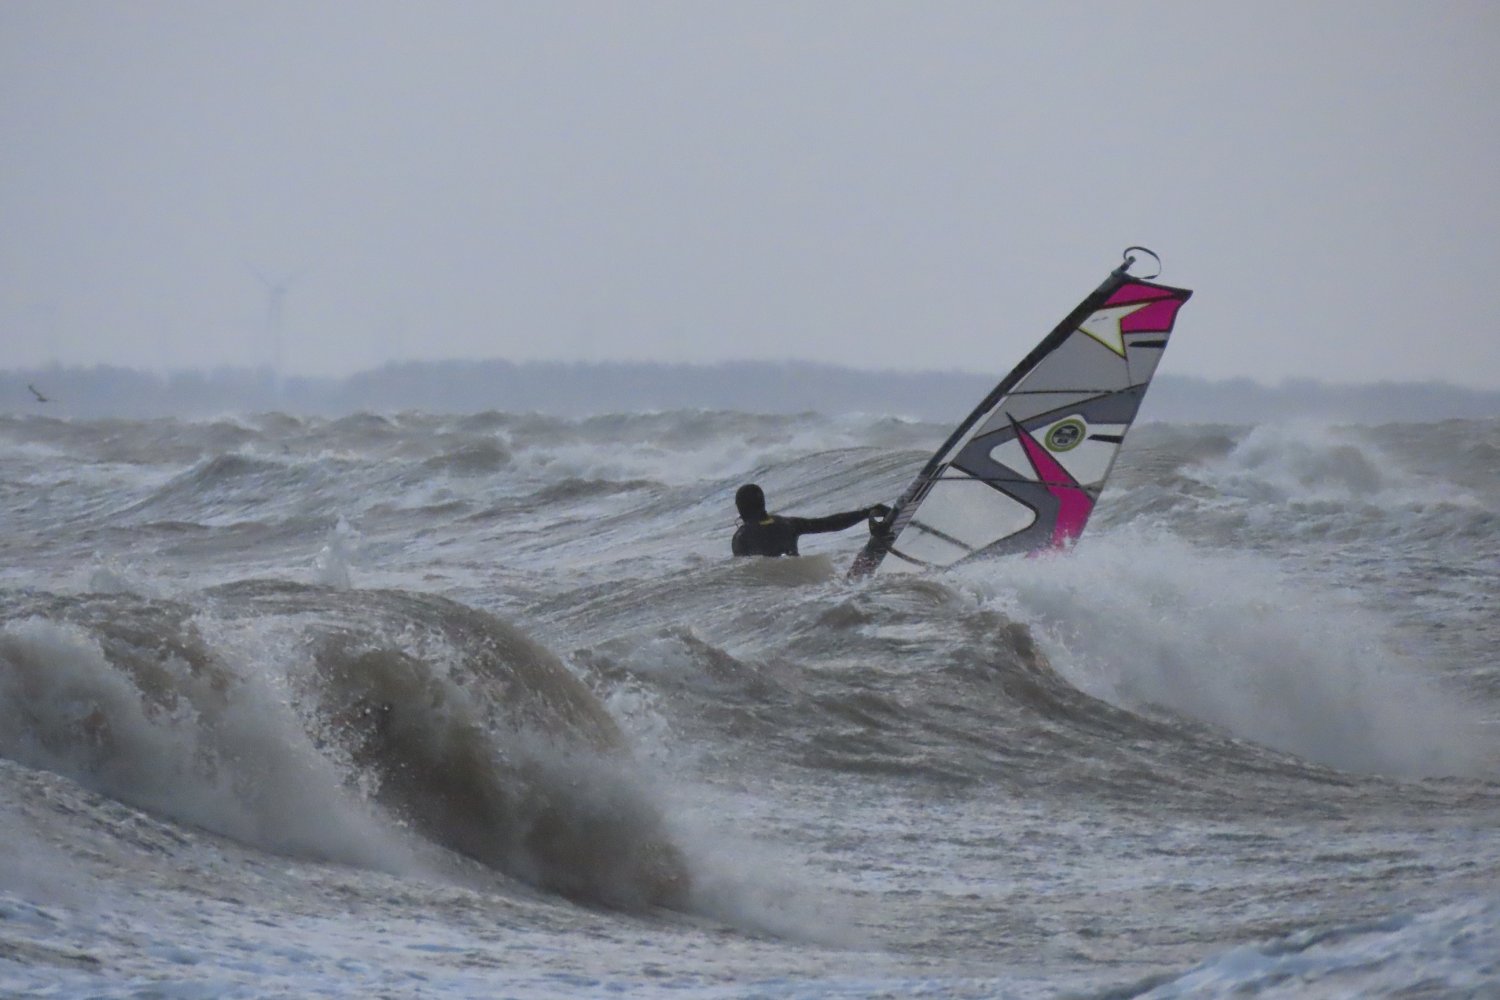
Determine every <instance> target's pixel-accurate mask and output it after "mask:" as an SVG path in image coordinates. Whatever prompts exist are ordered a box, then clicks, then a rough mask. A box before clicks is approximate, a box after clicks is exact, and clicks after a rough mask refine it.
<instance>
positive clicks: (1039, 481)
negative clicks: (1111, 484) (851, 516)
mask: <svg viewBox="0 0 1500 1000" xmlns="http://www.w3.org/2000/svg"><path fill="white" fill-rule="evenodd" d="M1137 251H1140V252H1142V253H1146V254H1149V255H1150V256H1151V257H1152V258H1155V257H1156V254H1154V253H1151V251H1150V250H1147V249H1145V248H1144V247H1131V248H1130V249H1129V250H1126V251H1125V262H1124V263H1123V264H1121V265H1120V266H1119V267H1117V268H1115V270H1114V271H1112V272H1110V275H1109V277H1108V278H1105V279H1104V283H1103V284H1102V285H1100V286H1099V287H1098V288H1097V289H1095V290H1094V292H1093V293H1092V294H1090V295H1089V296H1088V297H1087V298H1085V299H1084V300H1083V301H1082V302H1080V303H1079V304H1078V306H1077V308H1075V309H1074V310H1073V311H1072V312H1070V313H1069V314H1068V316H1067V318H1066V319H1064V320H1063V321H1062V322H1061V323H1059V324H1058V325H1057V326H1056V327H1055V328H1054V329H1053V330H1052V332H1051V333H1049V334H1047V336H1046V337H1044V338H1042V342H1041V343H1040V344H1038V345H1037V346H1036V348H1035V349H1034V350H1033V351H1032V352H1031V353H1030V354H1028V355H1027V356H1026V358H1025V359H1024V360H1023V361H1022V362H1021V363H1020V364H1019V365H1017V366H1016V368H1015V370H1014V371H1012V372H1011V373H1010V374H1009V375H1007V376H1006V377H1005V378H1004V379H1002V380H1001V381H1000V384H999V385H997V386H995V388H994V389H993V390H992V391H991V392H990V394H989V395H988V396H986V397H985V398H984V401H983V402H981V403H980V404H979V406H978V407H976V408H975V410H974V412H973V413H971V414H969V416H968V418H967V419H966V420H964V422H963V423H961V424H959V425H958V427H957V429H955V430H954V431H953V434H952V435H951V436H950V437H949V438H948V440H947V442H945V443H944V444H943V446H942V447H941V448H939V449H938V450H937V453H936V454H934V455H933V456H932V459H931V460H930V461H929V462H928V463H927V465H926V466H925V467H924V468H923V469H922V471H921V473H920V474H919V475H918V476H917V478H916V480H915V481H913V482H912V484H911V486H909V487H907V489H906V491H905V492H904V493H902V494H901V497H900V498H899V499H898V500H897V501H896V503H895V504H894V505H893V506H892V508H891V513H890V515H889V516H888V517H887V518H886V521H885V529H886V530H885V531H883V532H876V531H872V532H871V537H870V540H869V542H868V543H867V544H866V545H865V548H864V550H863V551H862V552H860V553H859V555H858V556H856V557H855V560H854V565H853V566H851V567H850V569H849V574H850V575H851V576H855V577H859V576H868V575H870V574H872V573H875V572H877V571H880V572H911V571H919V570H926V569H943V568H947V567H950V566H956V565H958V564H959V563H962V562H968V561H970V560H973V559H980V558H987V557H989V556H997V555H1008V554H1017V553H1027V554H1032V553H1037V552H1043V551H1046V550H1048V549H1056V548H1062V547H1064V546H1067V545H1068V544H1070V543H1071V542H1073V540H1074V539H1076V538H1077V537H1078V536H1079V535H1080V534H1081V533H1082V532H1083V527H1084V525H1085V524H1087V523H1088V519H1089V515H1090V514H1091V513H1093V510H1094V504H1095V503H1097V502H1098V499H1099V493H1100V491H1101V490H1102V489H1103V488H1104V482H1105V480H1106V479H1108V478H1109V471H1110V469H1111V468H1113V466H1114V463H1115V457H1116V456H1117V455H1119V453H1120V446H1121V445H1122V444H1123V443H1124V441H1125V432H1126V431H1127V430H1129V429H1130V425H1131V423H1132V422H1133V421H1134V420H1135V416H1136V412H1137V411H1138V410H1139V409H1140V406H1141V400H1142V399H1143V398H1144V397H1145V395H1146V389H1147V387H1148V386H1149V385H1150V384H1151V376H1152V375H1153V374H1155V372H1156V365H1157V362H1158V361H1160V360H1161V355H1162V351H1163V350H1165V349H1166V346H1167V339H1168V337H1169V336H1170V335H1171V333H1172V325H1173V324H1174V323H1175V322H1176V320H1177V311H1178V309H1180V308H1181V307H1182V304H1183V303H1184V302H1186V301H1187V300H1188V298H1189V297H1190V296H1191V295H1192V294H1193V293H1192V292H1191V291H1189V290H1188V289H1186V288H1170V287H1168V286H1166V285H1159V284H1155V283H1153V282H1151V281H1147V280H1144V279H1141V278H1134V277H1131V275H1130V269H1131V267H1132V266H1133V265H1134V264H1135V262H1136V260H1137V257H1136V256H1135V253H1136V252H1137ZM1153 277H1154V275H1153Z"/></svg>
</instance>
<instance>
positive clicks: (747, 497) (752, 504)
mask: <svg viewBox="0 0 1500 1000" xmlns="http://www.w3.org/2000/svg"><path fill="white" fill-rule="evenodd" d="M734 505H735V506H736V507H737V508H739V511H740V517H742V518H743V519H745V520H746V521H759V520H760V519H761V518H763V517H765V516H766V495H765V494H764V493H763V492H761V488H760V487H759V486H756V485H755V484H754V483H746V484H745V485H744V486H741V487H740V488H739V490H738V491H737V492H736V493H735V494H734Z"/></svg>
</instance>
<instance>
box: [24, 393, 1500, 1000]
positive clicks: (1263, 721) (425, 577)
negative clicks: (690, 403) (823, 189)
mask: <svg viewBox="0 0 1500 1000" xmlns="http://www.w3.org/2000/svg"><path fill="white" fill-rule="evenodd" d="M947 431H948V427H947V426H945V425H940V424H937V423H932V422H924V421H921V420H907V419H897V418H893V417H889V416H884V415H869V414H865V415H859V414H840V415H827V414H818V413H804V414H798V415H776V414H755V413H743V412H725V411H703V410H679V411H669V412H654V413H618V414H605V415H597V416H591V417H579V418H562V417H551V416H544V415H537V414H523V413H506V412H486V413H473V414H466V415H437V414H424V413H361V414H357V415H352V416H346V417H340V418H333V417H308V416H298V415H292V414H286V413H260V414H253V415H240V416H224V417H219V418H216V419H150V420H144V419H143V420H106V419H94V420H85V419H56V418H49V417H47V416H42V415H39V414H35V413H33V414H29V415H14V414H13V415H10V416H3V417H0V845H3V846H0V995H3V996H7V997H12V996H13V997H30V996H45V997H65V998H82V997H162V998H224V997H361V998H368V997H475V998H480V997H483V998H493V997H514V998H523V1000H529V998H551V997H622V996H623V997H649V998H664V997H673V998H684V1000H700V998H730V997H736V998H737V997H764V998H801V997H839V998H868V997H896V998H906V997H972V998H979V997H1083V998H1099V1000H1104V998H1126V997H1150V998H1168V997H1296V998H1303V997H1356V996H1379V997H1405V998H1417V997H1424V998H1425V997H1444V998H1446V997H1496V996H1500V829H1497V828H1500V619H1497V614H1496V610H1497V605H1496V601H1497V594H1500V420H1494V419H1488V420H1486V419H1466V420H1449V421H1436V422H1429V423H1398V424H1389V425H1384V426H1374V425H1370V426H1340V425H1337V424H1328V423H1310V422H1296V421H1288V422H1284V423H1283V422H1264V423H1260V424H1257V425H1209V424H1188V423H1146V424H1142V425H1140V426H1138V427H1136V428H1135V429H1134V430H1133V431H1132V432H1131V433H1130V436H1129V438H1128V440H1127V441H1126V443H1125V446H1124V450H1123V452H1122V454H1121V457H1120V460H1119V462H1118V464H1117V466H1116V469H1115V474H1114V476H1113V478H1112V479H1111V480H1110V482H1109V485H1108V486H1107V488H1106V489H1105V491H1104V494H1103V496H1102V498H1101V500H1100V503H1099V505H1098V508H1097V509H1096V511H1095V515H1094V519H1093V521H1092V523H1091V524H1090V525H1089V528H1088V531H1087V532H1086V533H1085V534H1084V536H1083V537H1082V538H1081V539H1080V540H1079V541H1078V542H1077V544H1076V545H1075V546H1073V547H1072V548H1071V549H1070V550H1069V551H1065V552H1060V553H1056V554H1051V555H1045V556H1040V557H1034V558H1026V557H1017V558H1006V559H996V560H990V561H984V562H978V563H973V564H969V565H964V566H961V567H958V568H956V569H954V570H951V571H948V572H941V573H932V574H894V575H879V576H876V577H874V578H871V579H865V580H858V581H851V580H850V579H848V578H847V577H846V570H847V568H848V566H849V563H850V561H851V559H852V558H853V556H854V555H855V553H856V552H857V551H858V550H859V549H860V547H861V546H862V544H863V538H862V537H861V536H862V535H863V533H864V528H863V527H862V526H860V527H855V528H853V529H850V530H847V531H844V532H841V533H833V534H824V535H817V536H808V537H806V538H804V539H803V544H802V549H803V555H802V556H801V557H800V558H788V559H779V560H768V559H733V558H731V557H730V554H729V539H730V536H731V534H732V533H733V530H734V527H735V523H736V518H735V513H734V506H733V495H734V491H735V489H736V488H737V487H738V486H739V485H740V484H742V483H745V482H757V483H760V484H761V485H762V486H763V487H764V489H765V492H766V494H767V497H768V498H769V502H770V507H771V509H772V510H778V511H782V512H786V513H791V514H799V515H807V516H818V515H823V514H830V513H836V512H840V511H845V510H850V509H853V508H858V507H863V506H867V505H870V504H874V503H877V502H882V501H885V502H888V501H890V500H891V499H892V498H894V497H895V496H896V495H897V494H898V493H900V492H901V490H902V489H903V488H904V487H905V486H906V485H907V483H908V482H909V481H910V480H911V479H912V477H913V476H914V475H915V473H916V472H917V470H918V469H919V468H920V467H921V465H922V464H923V463H924V462H925V461H926V459H927V457H928V456H929V455H930V454H931V452H932V451H933V449H935V448H936V447H937V446H938V445H939V444H940V443H941V442H942V440H943V439H944V438H945V437H946V434H947Z"/></svg>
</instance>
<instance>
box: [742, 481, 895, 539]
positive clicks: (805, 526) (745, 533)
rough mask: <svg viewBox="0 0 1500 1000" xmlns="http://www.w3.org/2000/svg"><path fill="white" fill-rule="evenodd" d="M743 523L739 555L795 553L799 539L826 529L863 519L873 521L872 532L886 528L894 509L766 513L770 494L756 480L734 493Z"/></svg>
mask: <svg viewBox="0 0 1500 1000" xmlns="http://www.w3.org/2000/svg"><path fill="white" fill-rule="evenodd" d="M734 505H735V506H736V507H737V508H739V512H740V522H741V523H740V526H739V527H738V528H737V529H736V530H735V532H734V540H733V541H732V542H731V543H730V548H731V549H732V550H733V551H734V554H735V555H737V556H794V555H797V554H798V553H797V539H799V538H801V537H802V536H803V535H814V534H819V533H822V532H826V531H843V530H844V529H845V528H852V527H853V526H854V525H856V524H858V523H859V522H861V521H869V522H870V532H871V533H872V534H874V533H876V532H878V531H881V530H882V529H883V523H882V521H881V519H882V518H884V517H885V516H886V515H887V514H889V513H890V512H891V509H890V508H889V507H887V506H886V505H885V504H883V503H878V504H875V505H874V506H873V507H861V508H860V509H859V510H851V511H846V512H845V513H842V514H829V515H828V516H827V517H786V516H783V515H781V514H768V513H766V495H765V493H764V492H763V491H762V490H761V488H760V487H759V486H757V485H755V484H754V483H746V484H745V485H744V486H741V487H740V488H739V490H738V491H737V492H736V493H735V495H734Z"/></svg>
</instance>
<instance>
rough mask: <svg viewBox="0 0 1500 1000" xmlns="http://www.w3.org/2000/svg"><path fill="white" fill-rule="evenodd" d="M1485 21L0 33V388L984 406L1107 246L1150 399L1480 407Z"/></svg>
mask: <svg viewBox="0 0 1500 1000" xmlns="http://www.w3.org/2000/svg"><path fill="white" fill-rule="evenodd" d="M1497 49H1500V3H1496V2H1494V0H1469V2H1415V0H1321V2H1320V0H1295V2H1285V3H1283V2H1261V0H1251V2H1245V0H1237V2H1221V0H1193V2H1182V3H1153V2H1137V3H1127V2H1120V0H1109V2H1034V3H1033V2H1019V0H1014V2H1013V0H990V2H985V3H957V2H952V3H939V2H930V3H928V2H924V3H913V2H901V3H882V2H875V0H857V2H812V0H801V2H795V3H780V2H748V0H747V2H735V3H711V2H706V0H703V2H690V3H689V2H685V3H661V2H631V3H625V2H603V0H601V2H594V3H566V2H536V3H503V2H469V3H457V2H444V0H424V2H415V0H413V2H402V3H394V2H381V0H360V2H340V3H332V2H311V0H294V2H266V0H254V2H246V3H238V2H234V3H231V2H214V0H207V2H202V0H194V2H181V3H177V2H172V3H168V2H150V0H132V2H115V3H110V2H100V0H91V2H69V0H45V2H38V0H7V2H5V3H3V4H0V136H3V137H4V138H3V140H0V345H3V356H0V367H7V368H20V367H29V366H35V365H42V364H47V363H50V362H53V361H56V362H61V363H63V364H79V363H83V364H93V363H109V364H123V365H130V366H136V367H146V368H157V369H177V368H185V367H201V366H214V365H221V364H231V365H247V364H265V363H268V362H270V361H271V360H272V357H273V347H272V344H271V338H269V337H268V329H269V328H270V327H271V326H272V325H273V322H274V321H273V318H272V317H271V316H270V315H269V313H270V312H271V311H272V310H271V309H270V305H271V303H272V301H273V298H274V297H275V296H274V293H273V291H272V289H273V288H280V290H281V304H282V310H281V317H280V325H281V329H282V331H283V339H284V359H283V360H284V367H285V370H287V371H288V372H291V373H302V374H342V373H348V372H352V371H356V370H360V369H364V368H368V367H372V366H374V365H378V364H380V363H382V362H384V361H387V360H390V359H414V358H495V357H505V358H511V359H515V360H521V359H529V358H548V359H565V360H573V359H597V360H655V361H694V362H702V361H717V360H727V359H750V358H753V359H769V360H780V359H811V360H818V361H826V362H835V363H844V364H851V365H855V366H859V367H865V368H880V369H911V368H920V369H945V370H946V369H953V370H961V371H971V372H985V371H994V372H996V373H997V374H1002V373H1003V371H1004V370H1005V369H1008V368H1009V367H1010V366H1011V365H1012V364H1014V363H1015V362H1016V361H1017V360H1019V358H1020V357H1021V355H1022V354H1023V353H1024V352H1025V351H1026V350H1028V349H1029V348H1030V346H1031V345H1032V343H1033V342H1034V341H1035V340H1036V339H1037V338H1038V337H1040V336H1041V335H1042V334H1043V333H1045V332H1046V330H1047V329H1049V328H1050V327H1051V326H1052V325H1053V324H1054V323H1055V322H1056V321H1057V320H1058V319H1060V318H1061V317H1062V315H1063V314H1065V313H1066V312H1067V311H1068V310H1069V309H1070V308H1071V307H1072V306H1073V304H1074V303H1075V302H1076V301H1077V299H1078V298H1080V297H1081V296H1082V295H1083V294H1084V293H1086V292H1087V291H1089V290H1090V289H1092V287H1093V286H1094V285H1095V284H1097V282H1098V281H1099V280H1101V279H1102V278H1103V277H1104V275H1105V274H1106V273H1107V272H1108V271H1109V270H1110V269H1111V268H1112V267H1114V265H1115V264H1116V263H1117V262H1118V260H1119V254H1120V251H1121V250H1122V249H1123V248H1124V247H1126V246H1127V245H1130V244H1137V243H1139V244H1145V245H1147V246H1150V247H1152V248H1153V249H1155V250H1156V251H1157V252H1158V253H1160V254H1161V256H1162V258H1163V260H1164V261H1165V268H1166V269H1165V273H1164V274H1163V275H1162V279H1161V280H1163V281H1166V282H1168V283H1171V284H1179V285H1184V286H1187V287H1190V288H1193V289H1195V290H1196V292H1197V296H1196V297H1195V298H1194V300H1193V302H1192V303H1190V304H1189V305H1188V306H1187V307H1186V308H1185V309H1184V311H1183V313H1182V316H1181V318H1180V320H1179V323H1178V335H1177V337H1176V338H1175V339H1174V342H1173V347H1172V350H1171V351H1169V352H1168V354H1167V356H1166V359H1165V360H1164V362H1163V365H1162V368H1161V370H1162V371H1163V372H1172V373H1175V374H1183V375H1201V376H1208V377H1215V378H1222V377H1234V376H1242V375H1243V376H1250V377H1252V378H1256V379H1258V380H1261V381H1266V382H1275V381H1279V380H1281V379H1283V378H1286V377H1290V376H1299V375H1307V376H1313V377H1320V378H1325V379H1330V380H1334V381H1340V382H1361V381H1371V380H1377V379H1428V378H1438V379H1446V380H1449V381H1454V382H1458V383H1461V384H1465V385H1470V386H1480V387H1500V307H1497V305H1496V302H1495V295H1496V286H1497V281H1496V275H1497V272H1500V266H1497V265H1500V56H1497V54H1496V53H1497Z"/></svg>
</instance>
